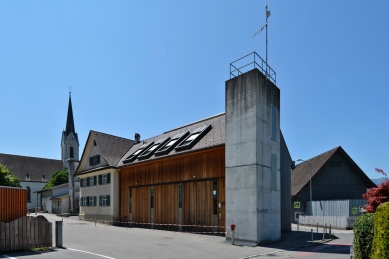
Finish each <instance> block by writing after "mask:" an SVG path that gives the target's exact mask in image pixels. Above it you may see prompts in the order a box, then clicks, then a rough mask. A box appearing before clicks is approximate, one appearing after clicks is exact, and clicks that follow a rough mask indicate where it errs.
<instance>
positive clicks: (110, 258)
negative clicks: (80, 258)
mask: <svg viewBox="0 0 389 259" xmlns="http://www.w3.org/2000/svg"><path fill="white" fill-rule="evenodd" d="M66 249H68V250H72V251H76V252H81V253H86V254H91V255H97V256H100V257H104V258H108V259H115V258H113V257H109V256H105V255H100V254H95V253H92V252H87V251H82V250H78V249H73V248H66Z"/></svg>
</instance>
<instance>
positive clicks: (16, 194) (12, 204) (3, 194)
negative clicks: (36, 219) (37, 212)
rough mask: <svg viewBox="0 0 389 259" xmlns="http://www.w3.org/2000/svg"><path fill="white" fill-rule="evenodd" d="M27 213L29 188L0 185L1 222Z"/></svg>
mask: <svg viewBox="0 0 389 259" xmlns="http://www.w3.org/2000/svg"><path fill="white" fill-rule="evenodd" d="M26 215H27V189H22V188H13V187H5V186H0V222H11V221H13V220H15V219H18V218H20V217H23V216H26Z"/></svg>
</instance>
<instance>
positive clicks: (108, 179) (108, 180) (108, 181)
mask: <svg viewBox="0 0 389 259" xmlns="http://www.w3.org/2000/svg"><path fill="white" fill-rule="evenodd" d="M107 183H111V173H108V174H107Z"/></svg>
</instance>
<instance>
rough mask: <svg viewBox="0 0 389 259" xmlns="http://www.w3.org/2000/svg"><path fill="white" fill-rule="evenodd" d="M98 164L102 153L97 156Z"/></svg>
mask: <svg viewBox="0 0 389 259" xmlns="http://www.w3.org/2000/svg"><path fill="white" fill-rule="evenodd" d="M97 164H100V155H98V156H97Z"/></svg>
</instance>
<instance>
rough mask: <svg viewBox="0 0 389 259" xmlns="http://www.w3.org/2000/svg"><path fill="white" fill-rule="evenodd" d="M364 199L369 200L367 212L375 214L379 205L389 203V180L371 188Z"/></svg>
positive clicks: (364, 195)
mask: <svg viewBox="0 0 389 259" xmlns="http://www.w3.org/2000/svg"><path fill="white" fill-rule="evenodd" d="M362 197H363V198H364V199H366V200H367V205H366V211H367V212H369V213H374V212H375V210H376V208H377V207H378V205H380V204H381V203H385V202H388V201H389V180H387V181H385V182H383V183H381V184H380V185H378V187H377V188H370V189H369V190H368V191H367V192H366V193H364V194H362Z"/></svg>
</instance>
